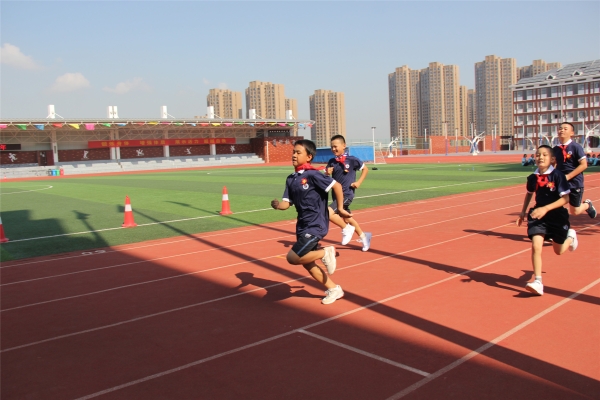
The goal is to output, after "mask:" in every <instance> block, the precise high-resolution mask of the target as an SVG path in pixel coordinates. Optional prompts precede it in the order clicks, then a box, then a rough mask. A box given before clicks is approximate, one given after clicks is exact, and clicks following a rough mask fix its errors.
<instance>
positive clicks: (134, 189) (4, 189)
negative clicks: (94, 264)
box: [0, 162, 532, 261]
mask: <svg viewBox="0 0 600 400" xmlns="http://www.w3.org/2000/svg"><path fill="white" fill-rule="evenodd" d="M290 170H291V167H288V166H276V167H267V166H263V167H255V166H252V167H245V168H219V169H207V170H190V171H183V172H179V171H177V172H156V173H140V174H121V175H106V176H104V175H103V176H88V177H82V178H80V177H70V178H68V179H46V180H25V181H18V182H13V181H5V182H2V184H1V185H0V196H1V200H2V201H1V204H0V213H1V214H0V215H1V216H2V222H3V224H4V229H5V232H6V236H7V237H8V238H10V239H11V241H10V242H8V243H6V244H4V245H3V246H2V247H1V249H2V261H7V260H11V259H19V258H23V257H32V256H40V255H47V254H55V253H61V252H67V251H75V250H86V249H92V248H101V247H107V246H114V245H119V244H125V243H135V242H140V241H143V240H151V239H158V238H165V237H171V236H177V235H189V234H194V233H202V232H210V231H216V230H221V229H228V228H234V227H241V226H247V225H253V224H263V223H269V222H275V221H282V220H287V219H293V218H294V217H295V215H293V212H292V211H290V212H287V213H280V212H274V210H272V209H271V208H270V206H269V204H270V201H271V200H272V199H273V198H280V197H281V195H282V193H283V187H284V183H285V177H286V176H287V175H288V174H289V173H290ZM531 171H532V168H523V167H521V166H520V165H518V164H516V163H515V164H514V165H511V164H503V163H496V164H476V163H473V162H470V163H450V164H441V163H435V164H384V165H378V170H376V171H372V172H371V174H370V175H369V178H368V180H367V181H366V184H365V185H364V186H363V187H362V188H361V189H359V191H358V192H357V198H356V200H355V202H354V204H353V209H355V210H359V209H363V208H368V207H374V206H379V205H386V204H395V203H400V202H406V201H414V200H420V199H428V198H432V197H438V196H444V195H449V194H456V193H465V192H469V191H475V190H484V189H490V188H495V187H503V186H508V185H514V184H516V183H520V182H524V178H525V177H526V176H527V175H528V174H529V173H531ZM223 186H226V187H227V190H228V192H229V199H230V204H231V208H232V210H233V212H234V215H232V216H228V217H221V216H220V215H219V211H221V198H222V196H221V193H222V189H223ZM126 195H128V196H129V197H130V199H131V202H132V207H133V211H134V216H135V222H136V223H137V224H138V225H139V227H138V228H135V229H121V228H120V227H121V224H122V223H123V213H124V200H125V196H126ZM79 232H88V233H79ZM75 233H79V234H75Z"/></svg>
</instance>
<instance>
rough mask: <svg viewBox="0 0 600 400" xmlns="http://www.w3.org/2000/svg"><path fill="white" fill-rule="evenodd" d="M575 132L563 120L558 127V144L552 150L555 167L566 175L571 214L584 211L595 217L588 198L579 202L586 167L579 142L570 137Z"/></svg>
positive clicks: (570, 125) (581, 197)
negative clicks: (569, 191)
mask: <svg viewBox="0 0 600 400" xmlns="http://www.w3.org/2000/svg"><path fill="white" fill-rule="evenodd" d="M574 134H575V128H573V125H572V124H570V123H568V122H563V123H562V124H560V127H559V128H558V140H559V141H560V145H558V146H555V147H554V149H552V150H553V152H554V158H555V160H556V163H555V165H556V168H558V169H559V170H560V171H561V172H562V173H563V174H565V175H566V177H567V180H568V181H569V186H570V188H571V194H570V195H569V205H570V207H569V208H570V209H571V214H573V215H579V214H581V213H583V212H584V211H585V212H587V214H588V215H589V216H590V218H596V215H597V213H596V209H595V208H594V205H593V204H592V201H591V200H590V199H587V200H586V201H584V202H583V204H582V203H581V200H582V199H583V171H585V169H586V168H587V167H588V163H587V159H586V157H585V152H584V151H583V147H581V145H580V144H578V143H575V142H574V141H573V140H571V138H572V137H573V135H574Z"/></svg>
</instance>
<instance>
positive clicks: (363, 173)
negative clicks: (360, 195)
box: [350, 164, 369, 189]
mask: <svg viewBox="0 0 600 400" xmlns="http://www.w3.org/2000/svg"><path fill="white" fill-rule="evenodd" d="M368 173H369V167H367V164H363V167H362V169H361V170H360V178H358V180H357V181H356V182H352V183H351V184H350V186H351V187H353V188H355V189H358V188H359V187H360V185H362V183H363V181H364V180H365V178H366V177H367V174H368Z"/></svg>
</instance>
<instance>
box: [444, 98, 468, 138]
mask: <svg viewBox="0 0 600 400" xmlns="http://www.w3.org/2000/svg"><path fill="white" fill-rule="evenodd" d="M459 98H460V102H459V103H460V118H459V120H460V127H459V128H458V131H456V130H455V131H448V135H454V134H455V133H456V132H459V133H460V134H462V135H464V134H465V132H467V131H468V127H469V90H468V89H467V87H466V86H461V87H460V88H459Z"/></svg>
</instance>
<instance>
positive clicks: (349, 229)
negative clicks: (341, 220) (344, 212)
mask: <svg viewBox="0 0 600 400" xmlns="http://www.w3.org/2000/svg"><path fill="white" fill-rule="evenodd" d="M355 230H356V228H355V227H353V226H352V225H350V224H348V225H346V227H345V228H344V229H342V245H344V246H345V245H347V244H348V243H350V241H351V240H352V235H354V231H355Z"/></svg>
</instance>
